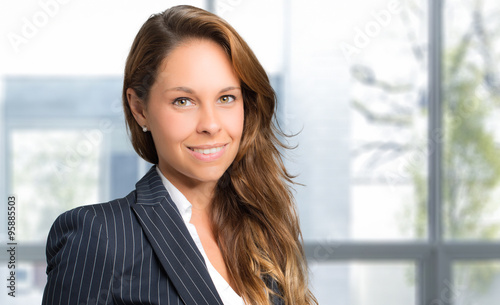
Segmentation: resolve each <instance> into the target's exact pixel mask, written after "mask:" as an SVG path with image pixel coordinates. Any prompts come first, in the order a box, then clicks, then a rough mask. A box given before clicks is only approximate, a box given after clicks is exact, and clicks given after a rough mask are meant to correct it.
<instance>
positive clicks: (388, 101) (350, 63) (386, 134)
mask: <svg viewBox="0 0 500 305" xmlns="http://www.w3.org/2000/svg"><path fill="white" fill-rule="evenodd" d="M287 3H288V2H287ZM426 3H427V2H426V1H387V0H379V1H372V0H370V1H368V0H357V1H349V2H343V3H342V4H341V5H339V4H338V2H335V1H331V2H325V1H309V0H308V1H305V0H303V1H291V2H289V3H288V4H287V5H288V7H287V9H286V10H285V11H287V12H289V14H290V16H289V17H288V18H286V19H285V20H286V22H289V23H290V25H289V26H288V27H287V28H288V32H287V33H288V34H287V35H289V36H287V39H285V41H286V43H288V46H287V47H286V48H285V56H284V58H286V59H288V60H287V61H285V64H286V68H285V69H284V74H285V92H284V99H283V102H284V106H283V107H284V109H283V112H282V113H281V115H282V121H283V122H284V126H285V128H286V129H287V130H288V131H290V132H291V133H297V132H299V134H298V136H297V137H295V138H294V141H296V143H298V148H297V149H296V150H295V151H294V152H293V153H292V154H291V158H290V159H291V160H292V161H290V162H289V168H290V169H292V172H293V173H295V174H298V175H299V176H298V179H297V180H298V182H300V183H303V184H304V185H305V187H297V195H296V198H297V202H298V205H299V211H300V216H301V223H302V230H303V233H304V237H305V239H306V240H316V241H317V240H324V239H325V238H327V239H337V240H339V239H341V240H346V239H350V240H408V239H422V238H425V237H426V236H427V233H426V232H427V227H426V222H427V221H426V219H427V218H426V212H425V211H426V203H427V190H426V185H427V155H428V150H427V146H428V145H429V141H428V136H427V101H426V100H425V97H426V90H427V88H426V69H427V57H426V44H427V35H426V33H427V30H426V26H427V11H426ZM360 8H362V9H360Z"/></svg>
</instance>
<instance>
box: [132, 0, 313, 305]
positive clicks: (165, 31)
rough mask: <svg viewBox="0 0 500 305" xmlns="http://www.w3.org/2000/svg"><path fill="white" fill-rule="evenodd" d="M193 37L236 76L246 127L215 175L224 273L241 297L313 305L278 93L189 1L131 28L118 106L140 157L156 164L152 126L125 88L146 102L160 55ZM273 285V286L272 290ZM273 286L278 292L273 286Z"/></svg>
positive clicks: (220, 26)
mask: <svg viewBox="0 0 500 305" xmlns="http://www.w3.org/2000/svg"><path fill="white" fill-rule="evenodd" d="M193 38H198V39H199V38H201V39H210V40H212V41H214V42H216V43H218V44H219V45H220V46H221V47H222V48H223V49H224V50H225V52H226V53H227V55H228V58H229V59H230V60H231V62H232V65H233V68H234V71H235V72H236V75H237V76H238V77H239V79H240V82H241V88H242V94H243V101H244V102H243V103H244V113H245V120H244V128H243V136H242V139H241V144H240V148H239V151H238V154H237V156H236V158H235V160H234V162H233V163H232V165H231V166H230V167H229V169H228V170H227V171H226V172H225V173H224V175H223V176H222V177H221V178H220V180H219V182H218V184H217V186H216V189H215V192H214V197H213V201H212V209H211V219H212V229H213V231H214V235H215V238H216V240H217V242H218V245H219V248H220V250H221V252H222V256H223V257H224V261H225V263H226V266H227V269H228V272H229V275H230V276H231V279H232V281H233V283H234V284H235V286H236V290H237V291H238V292H239V293H240V295H241V296H242V298H243V299H244V300H245V302H246V303H247V304H259V305H261V304H270V302H271V301H270V300H272V299H273V298H282V299H283V301H284V304H317V301H316V299H315V298H314V296H313V295H312V293H311V292H310V290H309V288H308V276H307V273H308V270H307V264H306V259H305V256H304V251H303V248H302V236H301V232H300V228H299V221H298V216H297V213H296V210H295V204H294V200H293V196H292V193H291V191H290V184H291V183H293V182H292V178H293V177H292V176H291V175H290V174H289V173H288V172H287V170H286V168H285V166H284V164H283V161H282V154H281V153H280V149H282V148H283V149H285V148H287V146H286V145H284V144H283V143H282V142H280V141H279V139H278V135H280V134H281V133H280V131H279V129H278V128H276V125H275V124H274V122H275V120H274V111H275V108H276V95H275V93H274V90H273V89H272V87H271V85H270V83H269V79H268V77H267V75H266V72H265V71H264V69H263V68H262V66H261V65H260V63H259V61H258V60H257V58H256V57H255V55H254V54H253V52H252V51H251V49H250V48H249V47H248V45H247V44H246V43H245V41H244V40H243V39H242V38H241V37H240V36H239V35H238V33H237V32H236V31H235V30H234V29H233V28H232V27H231V26H230V25H229V24H228V23H226V22H225V21H224V20H223V19H221V18H219V17H218V16H216V15H214V14H212V13H209V12H207V11H205V10H202V9H199V8H196V7H192V6H185V5H182V6H176V7H172V8H170V9H168V10H166V11H165V12H163V13H160V14H156V15H153V16H151V17H150V18H149V19H148V20H147V21H146V22H145V24H144V25H143V26H142V28H141V29H140V30H139V33H138V34H137V36H136V38H135V40H134V42H133V45H132V48H131V50H130V53H129V56H128V58H127V62H126V66H125V77H124V83H123V106H124V109H125V118H126V121H127V126H128V128H129V131H130V135H131V140H132V144H133V146H134V149H135V150H136V151H137V153H138V154H139V155H140V156H141V157H142V158H144V159H145V160H146V161H148V162H151V163H154V164H158V155H157V152H156V148H155V145H154V142H153V139H152V137H151V133H144V132H143V131H142V129H141V127H140V126H139V125H138V124H137V122H136V121H135V119H134V117H133V115H132V112H131V109H130V106H129V104H128V101H127V94H126V90H127V88H132V89H134V90H135V92H136V94H137V96H138V97H139V98H140V99H142V100H143V101H145V103H146V104H147V101H148V94H149V91H150V88H151V85H152V84H153V83H154V82H155V79H156V76H157V72H158V68H159V67H160V64H161V62H162V60H163V59H164V58H165V57H166V56H168V54H169V52H170V51H172V49H174V48H175V47H176V46H178V45H179V44H180V43H182V42H184V41H186V40H188V39H193ZM273 288H274V289H273ZM276 291H277V292H278V293H276Z"/></svg>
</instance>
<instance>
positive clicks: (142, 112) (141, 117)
mask: <svg viewBox="0 0 500 305" xmlns="http://www.w3.org/2000/svg"><path fill="white" fill-rule="evenodd" d="M127 101H128V105H129V107H130V110H132V114H133V115H134V118H135V120H136V121H137V124H139V125H140V126H141V127H142V126H148V124H147V122H148V121H147V118H146V105H145V104H144V102H143V101H142V100H141V99H140V98H139V97H138V96H137V94H136V93H135V90H134V89H132V88H128V89H127Z"/></svg>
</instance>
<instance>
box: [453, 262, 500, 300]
mask: <svg viewBox="0 0 500 305" xmlns="http://www.w3.org/2000/svg"><path fill="white" fill-rule="evenodd" d="M453 273H454V274H453V277H454V279H455V280H454V285H453V287H451V288H453V291H452V294H451V295H452V296H453V298H454V304H456V305H468V304H474V305H497V304H498V300H500V261H495V262H461V263H457V264H455V265H454V266H453Z"/></svg>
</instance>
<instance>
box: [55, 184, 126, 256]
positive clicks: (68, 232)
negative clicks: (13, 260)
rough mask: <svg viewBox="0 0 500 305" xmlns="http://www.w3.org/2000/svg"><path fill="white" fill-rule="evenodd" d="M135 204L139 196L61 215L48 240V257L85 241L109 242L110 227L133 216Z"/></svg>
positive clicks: (86, 207) (85, 206)
mask: <svg viewBox="0 0 500 305" xmlns="http://www.w3.org/2000/svg"><path fill="white" fill-rule="evenodd" d="M134 202H135V192H131V193H130V194H129V195H127V196H126V197H124V198H120V199H115V200H112V201H109V202H106V203H98V204H92V205H84V206H79V207H76V208H73V209H71V210H68V211H66V212H64V213H62V214H60V215H59V216H58V217H57V218H56V220H55V221H54V223H53V224H52V227H51V228H50V231H49V234H48V237H47V245H46V246H47V247H46V251H47V253H46V254H47V257H48V258H49V257H52V256H55V255H56V254H57V252H59V251H60V250H61V249H62V248H64V247H65V246H67V245H68V244H73V243H74V242H75V241H81V240H82V239H83V238H86V239H91V238H94V237H95V238H98V239H101V238H102V239H108V237H109V233H110V229H109V228H110V226H114V222H116V221H117V219H119V218H124V214H127V213H130V206H131V205H132V204H133V203H134Z"/></svg>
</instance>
